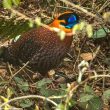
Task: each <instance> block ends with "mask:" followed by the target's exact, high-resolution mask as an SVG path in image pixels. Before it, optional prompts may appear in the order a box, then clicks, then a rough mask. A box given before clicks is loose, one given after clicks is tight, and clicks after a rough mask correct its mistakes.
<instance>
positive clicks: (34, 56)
mask: <svg viewBox="0 0 110 110" xmlns="http://www.w3.org/2000/svg"><path fill="white" fill-rule="evenodd" d="M78 23H79V16H78V15H77V14H76V13H75V12H72V11H66V12H64V13H62V14H60V15H59V16H57V17H56V18H54V20H53V21H52V22H51V23H50V24H48V26H49V27H50V28H51V29H54V28H56V29H60V30H62V31H64V32H65V33H66V34H67V35H66V36H65V38H64V39H63V40H61V39H60V37H59V36H58V34H57V32H55V31H52V30H49V29H47V28H45V27H43V26H41V27H39V28H34V29H31V30H29V31H28V32H25V33H23V34H22V35H21V37H20V38H19V39H18V40H17V41H15V42H12V43H10V44H9V45H8V47H6V48H5V49H4V53H3V56H4V59H5V61H8V62H10V63H12V64H17V63H19V61H20V60H21V61H22V62H23V63H26V62H27V61H29V66H30V67H31V68H32V69H33V70H36V71H38V72H39V73H41V75H46V74H47V72H48V71H49V70H51V69H54V68H56V67H57V66H58V65H59V64H60V63H61V61H62V60H63V58H64V57H65V56H66V54H67V52H68V51H69V49H70V46H71V44H72V40H73V34H70V33H73V31H74V30H73V27H74V26H75V25H76V24H78Z"/></svg>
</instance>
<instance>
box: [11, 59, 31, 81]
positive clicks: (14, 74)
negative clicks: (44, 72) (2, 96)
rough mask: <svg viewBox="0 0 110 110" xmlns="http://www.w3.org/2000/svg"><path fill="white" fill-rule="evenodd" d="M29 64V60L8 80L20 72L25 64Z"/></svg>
mask: <svg viewBox="0 0 110 110" xmlns="http://www.w3.org/2000/svg"><path fill="white" fill-rule="evenodd" d="M28 64H29V61H28V62H26V63H25V65H24V66H22V67H21V68H20V69H19V70H18V71H17V72H16V73H15V74H14V75H13V76H12V77H11V79H10V81H11V80H12V79H13V78H14V77H15V76H16V75H17V74H18V73H19V72H20V71H22V70H23V69H24V68H25V67H26V66H27V65H28Z"/></svg>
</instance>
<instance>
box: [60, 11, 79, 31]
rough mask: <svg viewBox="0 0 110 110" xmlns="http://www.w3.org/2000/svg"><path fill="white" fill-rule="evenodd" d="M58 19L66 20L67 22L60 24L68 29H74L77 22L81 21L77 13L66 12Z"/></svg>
mask: <svg viewBox="0 0 110 110" xmlns="http://www.w3.org/2000/svg"><path fill="white" fill-rule="evenodd" d="M58 19H59V20H65V23H64V22H60V24H61V25H62V26H64V27H65V28H67V29H72V28H73V26H74V25H75V24H77V23H79V17H78V15H77V14H75V13H65V14H63V15H61V16H59V18H58Z"/></svg>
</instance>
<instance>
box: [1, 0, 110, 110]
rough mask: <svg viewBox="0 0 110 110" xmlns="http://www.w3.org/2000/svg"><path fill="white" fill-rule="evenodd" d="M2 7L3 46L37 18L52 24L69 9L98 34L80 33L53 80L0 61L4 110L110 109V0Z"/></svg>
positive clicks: (45, 0) (33, 1) (50, 0)
mask: <svg viewBox="0 0 110 110" xmlns="http://www.w3.org/2000/svg"><path fill="white" fill-rule="evenodd" d="M0 2H2V1H0ZM72 3H73V4H72ZM0 7H1V8H0V24H1V25H0V39H1V42H0V43H1V46H2V45H7V42H10V39H11V38H14V37H16V36H17V35H19V34H21V33H22V32H24V31H27V30H29V29H30V28H32V27H33V22H32V20H34V19H35V18H36V17H40V18H41V21H42V23H44V24H48V23H49V22H50V21H51V20H52V19H53V18H54V17H55V16H57V14H60V13H62V12H64V11H65V10H71V11H75V12H76V13H77V14H78V15H79V16H80V20H81V21H85V22H87V23H88V24H91V25H92V26H93V31H94V33H97V34H95V35H94V36H92V37H91V38H89V37H88V35H87V33H86V31H85V29H83V30H82V31H79V32H78V33H77V35H76V36H74V38H73V44H72V46H71V49H70V51H69V53H68V55H67V57H66V58H65V59H64V61H63V62H62V63H61V64H60V65H59V67H58V68H56V69H55V72H56V74H53V73H54V71H51V73H50V74H53V75H50V78H40V76H39V74H38V73H35V72H33V71H31V69H30V68H28V67H27V66H26V64H23V65H24V66H17V67H15V66H12V65H11V64H9V63H5V62H3V60H2V58H1V59H0V107H1V106H2V107H3V104H4V103H6V104H5V106H4V107H5V108H6V110H9V108H11V109H14V108H21V110H22V108H24V109H25V110H28V109H29V110H83V109H84V110H110V30H109V29H110V13H108V14H107V17H104V18H103V16H104V15H106V12H110V0H91V1H90V0H68V2H66V1H65V0H22V2H21V3H20V5H18V6H13V8H12V9H3V7H2V5H1V6H0ZM44 26H45V25H44ZM99 31H100V32H99ZM108 31H109V32H108ZM104 32H105V33H104ZM103 33H104V34H103ZM100 34H101V35H102V37H101V35H100ZM0 52H1V51H0ZM84 60H85V62H84ZM82 61H83V62H82ZM82 63H83V64H82ZM83 70H84V71H83ZM80 73H83V75H82V77H80ZM78 80H79V83H78V82H77V81H78ZM46 97H47V98H46ZM8 101H10V103H9V104H7V103H8ZM11 101H12V102H11ZM56 107H57V108H56Z"/></svg>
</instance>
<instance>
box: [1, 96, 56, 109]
mask: <svg viewBox="0 0 110 110" xmlns="http://www.w3.org/2000/svg"><path fill="white" fill-rule="evenodd" d="M28 98H36V99H38V98H39V99H43V100H46V101H48V102H50V103H52V104H53V105H54V106H57V103H55V102H54V101H52V100H50V99H49V98H46V97H43V96H39V95H28V96H21V97H16V98H13V99H10V100H9V101H7V102H5V103H3V104H1V105H0V108H2V107H3V106H5V105H7V104H9V103H10V102H13V101H17V100H21V99H28Z"/></svg>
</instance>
